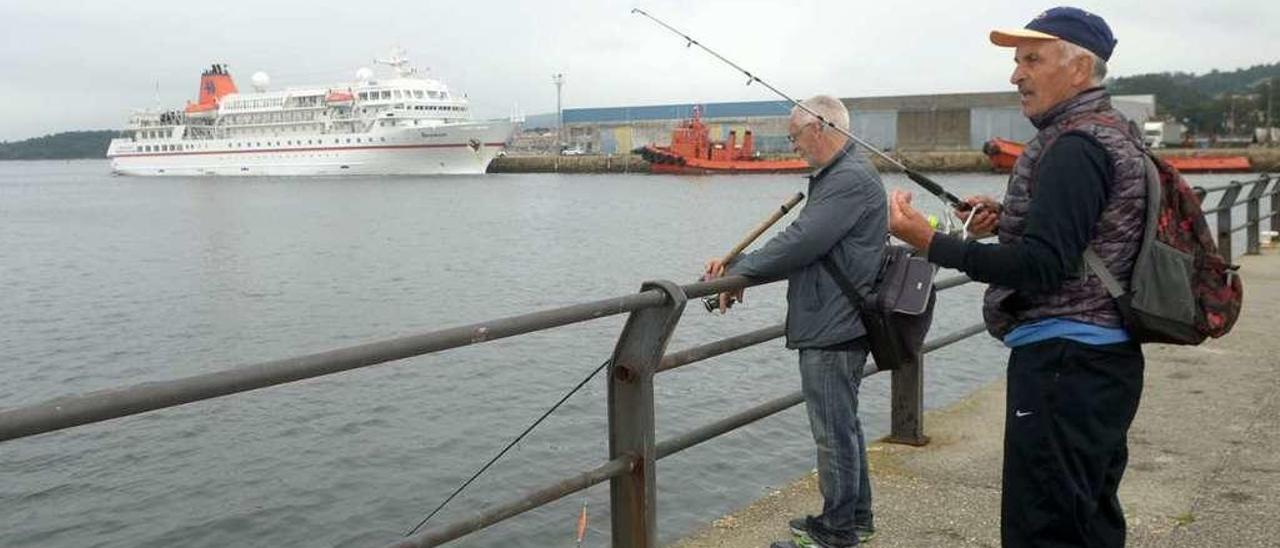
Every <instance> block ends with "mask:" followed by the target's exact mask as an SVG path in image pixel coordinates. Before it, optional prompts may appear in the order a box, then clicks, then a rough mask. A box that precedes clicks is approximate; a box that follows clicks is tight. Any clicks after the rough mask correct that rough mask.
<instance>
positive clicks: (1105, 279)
mask: <svg viewBox="0 0 1280 548" xmlns="http://www.w3.org/2000/svg"><path fill="white" fill-rule="evenodd" d="M1084 262H1085V264H1087V265H1089V270H1092V271H1093V273H1094V274H1096V275H1097V276H1098V279H1099V280H1102V285H1103V287H1106V288H1107V293H1109V294H1111V298H1113V299H1119V298H1120V296H1122V295H1124V287H1123V286H1121V285H1120V280H1117V279H1116V277H1115V276H1113V275H1111V271H1110V270H1107V263H1104V262H1102V257H1099V256H1098V253H1097V252H1096V251H1094V250H1093V246H1089V247H1087V248H1085V250H1084Z"/></svg>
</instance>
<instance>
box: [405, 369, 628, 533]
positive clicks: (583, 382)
mask: <svg viewBox="0 0 1280 548" xmlns="http://www.w3.org/2000/svg"><path fill="white" fill-rule="evenodd" d="M610 363H613V358H609V359H607V360H605V361H604V363H602V364H600V366H599V367H596V368H595V370H594V371H592V372H591V374H589V375H587V376H586V377H585V378H583V379H582V380H581V381H580V382H578V385H577V386H575V387H573V389H572V390H570V391H569V392H568V393H566V394H565V395H564V396H563V397H561V398H560V401H558V402H556V404H555V405H552V406H551V408H550V409H547V411H546V412H545V413H543V414H542V416H541V417H538V420H535V421H533V424H530V425H529V427H528V428H525V429H524V431H523V432H521V433H520V435H519V436H516V438H515V439H513V440H511V443H508V444H507V446H506V447H503V448H502V450H501V451H498V454H497V455H494V456H493V458H491V459H489V462H486V463H484V466H481V467H480V469H479V470H476V473H474V474H472V475H471V477H470V478H468V479H467V481H464V482H462V485H459V486H458V488H457V489H454V490H453V492H452V493H450V494H449V496H448V498H445V499H444V502H441V503H440V506H437V507H436V509H435V510H432V511H431V513H430V514H427V517H425V518H422V521H420V522H418V524H417V525H414V526H413V529H410V530H409V532H408V533H405V534H404V536H406V537H407V536H409V535H412V534H414V533H416V532H418V529H421V528H422V526H423V525H426V524H427V521H428V520H430V519H431V518H432V517H433V516H435V515H436V514H437V513H439V512H440V510H442V509H444V507H445V505H447V504H449V501H452V500H453V499H454V497H457V496H458V494H459V493H461V492H462V490H463V489H466V488H467V486H468V485H471V482H473V481H475V480H476V478H478V477H480V475H481V474H483V473H484V472H485V470H488V469H489V467H490V466H493V463H495V462H498V459H500V458H502V456H503V455H505V454H507V451H510V450H511V448H512V447H515V446H516V444H517V443H520V440H522V439H524V437H525V436H527V435H529V432H532V431H533V429H534V428H537V427H538V425H539V424H542V421H543V420H546V418H547V417H549V416H551V414H552V413H554V412H555V410H556V409H559V408H560V406H561V405H562V404H564V402H566V401H568V400H569V398H570V397H571V396H573V395H574V394H575V393H577V392H578V390H580V389H582V387H583V386H586V385H587V382H589V381H591V379H592V378H593V377H595V376H596V375H597V374H599V373H600V370H601V369H604V368H605V367H608V366H609V364H610Z"/></svg>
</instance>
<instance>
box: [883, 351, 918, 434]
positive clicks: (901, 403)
mask: <svg viewBox="0 0 1280 548" xmlns="http://www.w3.org/2000/svg"><path fill="white" fill-rule="evenodd" d="M890 373H891V375H892V377H891V378H890V381H889V382H890V386H889V392H890V395H889V398H890V404H889V406H890V407H889V413H890V418H889V422H890V426H889V437H888V438H886V440H885V441H888V442H890V443H900V444H903V445H914V446H916V447H919V446H922V445H925V444H928V443H929V436H926V435H924V357H923V356H922V357H920V358H918V359H916V361H915V363H912V364H911V365H908V366H903V367H899V368H898V369H894V370H893V371H891V372H890Z"/></svg>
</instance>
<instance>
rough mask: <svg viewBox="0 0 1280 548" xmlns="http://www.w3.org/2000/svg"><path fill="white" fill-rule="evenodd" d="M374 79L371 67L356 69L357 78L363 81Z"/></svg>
mask: <svg viewBox="0 0 1280 548" xmlns="http://www.w3.org/2000/svg"><path fill="white" fill-rule="evenodd" d="M372 79H373V71H372V70H369V67H360V70H357V71H356V80H359V81H361V82H368V81H369V80H372Z"/></svg>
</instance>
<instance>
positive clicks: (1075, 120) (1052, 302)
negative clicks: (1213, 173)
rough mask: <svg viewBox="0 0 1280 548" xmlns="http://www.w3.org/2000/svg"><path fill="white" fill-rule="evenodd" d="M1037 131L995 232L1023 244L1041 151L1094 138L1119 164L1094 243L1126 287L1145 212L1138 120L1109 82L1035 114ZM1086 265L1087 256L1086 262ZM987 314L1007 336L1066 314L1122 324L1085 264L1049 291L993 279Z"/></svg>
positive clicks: (1017, 167) (991, 326)
mask: <svg viewBox="0 0 1280 548" xmlns="http://www.w3.org/2000/svg"><path fill="white" fill-rule="evenodd" d="M1031 123H1032V124H1034V125H1035V126H1036V128H1037V129H1039V130H1040V131H1039V133H1037V134H1036V136H1035V138H1034V139H1032V140H1031V142H1029V143H1027V146H1026V148H1025V149H1024V150H1023V152H1022V155H1021V156H1019V157H1018V160H1017V162H1015V163H1014V166H1013V174H1012V175H1011V176H1010V177H1009V186H1008V189H1007V190H1006V192H1005V197H1004V210H1003V212H1002V213H1001V214H1000V224H999V227H998V231H997V234H998V236H999V239H1000V243H1002V244H1011V243H1017V242H1020V241H1021V240H1022V234H1023V232H1025V231H1026V227H1027V212H1028V211H1030V209H1031V200H1033V199H1035V185H1036V175H1037V173H1036V167H1037V164H1038V162H1039V159H1040V156H1041V154H1042V153H1043V151H1044V150H1045V149H1046V148H1047V147H1049V146H1051V145H1052V144H1053V142H1054V141H1055V140H1056V139H1057V138H1058V137H1060V136H1062V135H1063V134H1065V133H1068V132H1076V133H1082V134H1084V135H1087V136H1089V137H1091V138H1092V139H1093V140H1095V141H1096V142H1098V143H1099V144H1100V145H1101V146H1102V148H1103V149H1105V150H1106V152H1107V155H1108V157H1109V158H1110V161H1111V165H1112V167H1113V168H1114V171H1113V173H1114V176H1113V178H1112V180H1111V181H1108V190H1107V195H1108V201H1107V205H1106V207H1105V208H1104V209H1103V211H1102V217H1101V218H1100V219H1099V220H1098V224H1097V225H1096V227H1095V230H1094V237H1093V240H1091V241H1090V242H1089V245H1090V246H1092V247H1093V249H1094V250H1096V251H1097V253H1098V255H1099V256H1101V257H1102V259H1103V261H1104V262H1106V264H1107V267H1108V269H1109V270H1110V271H1111V272H1112V273H1113V274H1115V276H1116V279H1117V280H1119V281H1120V283H1121V284H1122V285H1124V287H1125V288H1126V289H1127V288H1128V285H1129V278H1130V277H1131V274H1132V271H1133V262H1134V258H1135V257H1136V256H1137V254H1138V248H1139V246H1140V245H1141V243H1142V228H1143V221H1144V218H1145V216H1146V212H1145V209H1144V204H1145V203H1146V195H1147V191H1146V186H1145V184H1144V177H1145V176H1146V166H1145V164H1144V163H1143V162H1144V159H1143V152H1142V150H1141V149H1140V148H1139V145H1138V143H1140V142H1141V136H1140V135H1139V134H1138V133H1137V129H1136V127H1135V126H1134V125H1133V124H1132V123H1130V122H1129V121H1128V120H1127V119H1126V118H1125V117H1124V116H1123V115H1122V114H1120V112H1119V111H1117V110H1116V109H1114V108H1112V106H1111V98H1110V95H1109V94H1108V93H1107V92H1106V90H1105V89H1103V88H1095V89H1091V90H1087V91H1085V92H1083V93H1081V94H1080V95H1077V96H1075V97H1073V98H1071V99H1068V100H1066V101H1064V102H1062V103H1060V104H1058V105H1057V106H1055V107H1054V108H1052V109H1050V110H1049V111H1047V112H1045V113H1043V114H1041V115H1039V116H1036V117H1034V118H1032V120H1031ZM1080 264H1081V265H1083V264H1084V263H1083V261H1082V260H1081V261H1080ZM982 315H983V319H984V320H985V322H986V324H987V331H988V332H989V333H991V335H992V336H994V337H996V338H998V339H1003V338H1004V336H1005V335H1006V334H1008V333H1009V331H1010V330H1012V329H1013V328H1014V327H1015V326H1017V325H1018V324H1021V323H1025V322H1030V321H1034V320H1039V319H1043V318H1053V317H1056V318H1065V319H1072V320H1078V321H1082V322H1086V323H1091V324H1095V325H1100V326H1106V327H1121V325H1122V323H1121V319H1120V311H1119V310H1118V309H1117V308H1116V305H1115V302H1114V301H1113V300H1112V298H1111V296H1110V295H1109V294H1107V290H1106V288H1104V287H1103V286H1102V282H1101V281H1099V280H1098V277H1097V276H1095V275H1093V274H1092V273H1090V272H1088V269H1086V268H1083V266H1082V267H1081V268H1080V269H1079V270H1078V272H1077V273H1076V274H1075V275H1074V276H1072V277H1070V278H1069V279H1067V280H1066V281H1065V282H1064V283H1063V284H1062V286H1061V287H1059V288H1057V289H1056V290H1054V291H1051V292H1047V293H1034V294H1033V293H1024V292H1019V291H1015V290H1014V289H1012V288H1008V287H1000V286H996V285H991V286H988V288H987V292H986V295H985V296H984V298H983V307H982Z"/></svg>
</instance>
